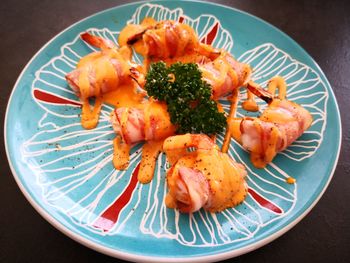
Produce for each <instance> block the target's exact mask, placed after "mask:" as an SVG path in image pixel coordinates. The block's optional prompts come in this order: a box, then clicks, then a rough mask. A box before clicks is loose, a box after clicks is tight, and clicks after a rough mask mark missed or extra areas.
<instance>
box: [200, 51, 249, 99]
mask: <svg viewBox="0 0 350 263" xmlns="http://www.w3.org/2000/svg"><path fill="white" fill-rule="evenodd" d="M221 52H222V54H221V55H220V56H218V57H217V58H215V59H214V60H213V61H210V62H207V63H205V64H199V69H200V70H201V71H202V74H203V79H204V80H205V81H206V82H208V83H209V84H210V85H211V87H212V94H213V98H214V99H218V98H220V97H222V96H224V95H227V94H229V93H231V92H232V91H233V90H234V89H237V88H239V87H241V86H243V85H246V84H247V82H248V81H249V79H250V73H251V68H250V66H249V65H247V64H244V63H240V62H238V61H237V60H235V59H234V58H233V57H232V56H231V55H230V54H228V53H227V52H225V51H221Z"/></svg>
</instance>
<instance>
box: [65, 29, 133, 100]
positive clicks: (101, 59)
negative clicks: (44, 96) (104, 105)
mask: <svg viewBox="0 0 350 263" xmlns="http://www.w3.org/2000/svg"><path fill="white" fill-rule="evenodd" d="M81 38H82V39H83V40H84V41H86V42H87V43H89V44H91V45H92V46H95V47H98V48H100V49H101V51H97V52H93V53H91V54H89V55H87V56H85V57H83V58H82V59H81V60H80V61H79V63H78V64H77V68H76V69H74V70H73V71H72V72H70V73H68V74H67V75H66V80H67V82H68V84H69V85H70V86H71V88H72V89H73V90H74V91H75V92H76V94H77V95H78V96H79V97H80V98H81V99H83V100H84V99H87V98H89V97H96V96H99V95H101V94H103V93H106V92H109V91H112V90H115V89H116V88H118V86H119V85H121V84H123V83H124V82H126V81H128V80H130V75H132V73H131V72H130V71H132V72H133V73H137V72H136V71H135V70H133V69H134V67H136V65H134V64H132V63H131V62H130V60H131V55H132V52H131V50H130V48H128V47H122V48H120V49H118V48H117V47H116V46H115V45H114V43H112V42H111V41H109V40H106V39H103V38H101V37H97V36H93V35H90V34H89V33H83V34H81Z"/></svg>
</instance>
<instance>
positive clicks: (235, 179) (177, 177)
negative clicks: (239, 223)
mask: <svg viewBox="0 0 350 263" xmlns="http://www.w3.org/2000/svg"><path fill="white" fill-rule="evenodd" d="M192 147H193V148H195V150H194V151H190V150H189V149H192ZM163 151H164V152H165V153H166V155H167V159H168V161H169V162H170V163H171V168H170V169H169V170H168V172H167V185H168V189H169V192H168V194H167V196H166V205H167V206H168V207H170V208H177V209H179V210H180V212H182V213H192V212H195V211H198V210H199V209H201V208H204V209H205V210H208V211H210V212H219V211H222V210H224V209H226V208H229V207H233V206H236V205H238V204H239V203H241V202H242V201H243V200H244V198H245V196H246V194H247V184H246V182H245V179H244V178H245V177H246V175H247V172H246V170H245V168H244V166H243V165H242V164H238V163H236V162H235V161H233V160H232V159H231V158H230V157H229V156H228V155H227V154H225V153H222V152H220V151H219V148H218V147H217V145H216V144H215V143H214V142H213V141H212V140H211V139H210V138H209V137H208V136H206V135H204V134H184V135H177V136H172V137H169V138H167V139H166V140H165V141H164V143H163Z"/></svg>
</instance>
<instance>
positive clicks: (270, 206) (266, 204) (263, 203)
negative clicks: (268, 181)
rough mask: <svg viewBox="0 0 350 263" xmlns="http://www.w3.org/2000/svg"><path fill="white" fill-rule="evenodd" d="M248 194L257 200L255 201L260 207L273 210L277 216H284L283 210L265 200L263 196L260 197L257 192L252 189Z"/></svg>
mask: <svg viewBox="0 0 350 263" xmlns="http://www.w3.org/2000/svg"><path fill="white" fill-rule="evenodd" d="M248 193H250V195H251V196H252V197H253V198H254V199H255V201H257V202H258V204H259V205H261V206H263V207H265V208H267V209H269V210H271V211H272V212H275V213H277V214H282V213H283V210H282V209H281V208H279V207H278V206H277V205H275V204H274V203H272V202H271V201H269V200H267V199H265V198H264V197H262V196H261V195H259V194H258V193H257V192H255V191H254V190H253V189H252V188H249V189H248Z"/></svg>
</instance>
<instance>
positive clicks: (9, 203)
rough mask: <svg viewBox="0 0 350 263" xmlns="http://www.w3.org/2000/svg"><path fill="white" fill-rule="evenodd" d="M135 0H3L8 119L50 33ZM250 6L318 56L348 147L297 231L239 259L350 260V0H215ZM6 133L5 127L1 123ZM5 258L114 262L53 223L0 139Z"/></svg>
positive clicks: (1, 69)
mask: <svg viewBox="0 0 350 263" xmlns="http://www.w3.org/2000/svg"><path fill="white" fill-rule="evenodd" d="M127 2H131V1H111V0H103V1H88V0H72V1H52V0H40V1H39V0H38V1H36V0H22V1H19V0H2V1H1V2H0V61H1V62H0V94H1V96H0V100H1V103H0V110H1V117H2V120H1V121H2V123H3V118H4V115H5V109H6V105H7V101H8V98H9V95H10V92H11V90H12V87H13V85H14V83H15V81H16V79H17V77H18V75H19V74H20V72H21V70H22V69H23V67H24V66H25V65H26V63H27V62H28V61H29V60H30V58H31V57H32V56H33V55H34V53H35V52H36V51H37V50H38V49H39V48H40V47H41V46H43V45H44V44H45V43H46V42H47V41H48V40H50V39H51V38H52V37H53V36H55V35H56V34H57V33H59V32H60V31H61V30H63V29H65V28H66V27H68V26H69V25H71V24H72V23H74V22H76V21H78V20H80V19H82V18H84V17H86V16H89V15H91V14H93V13H95V12H97V11H101V10H103V9H105V8H109V7H113V6H116V5H119V4H124V3H127ZM216 2H218V3H221V4H226V5H228V6H232V7H236V8H238V9H241V10H244V11H247V12H249V13H252V14H254V15H256V16H258V17H260V18H262V19H264V20H266V21H268V22H270V23H271V24H273V25H275V26H276V27H278V28H280V29H281V30H282V31H284V32H285V33H287V34H288V35H289V36H291V37H292V38H293V39H295V40H296V41H297V42H298V43H299V44H300V45H301V46H302V47H304V48H305V49H306V51H307V52H308V53H309V54H310V55H311V56H312V57H313V58H314V59H315V60H316V62H317V63H318V64H319V65H320V67H321V68H322V69H323V71H324V72H325V74H326V76H327V77H328V80H329V81H330V83H331V85H332V87H333V90H334V92H335V95H336V97H337V100H338V103H339V106H340V111H341V115H342V124H343V138H342V150H341V154H340V158H339V162H338V166H337V169H336V171H335V174H334V177H333V180H332V181H331V183H330V185H329V187H328V189H327V191H326V192H325V194H324V195H323V197H322V198H321V200H320V201H319V203H318V204H317V205H316V206H315V207H314V209H313V210H312V211H311V212H310V213H309V214H308V215H307V216H306V218H304V219H303V220H302V221H301V222H300V223H299V224H298V225H296V226H295V227H294V228H293V229H292V230H290V231H289V232H287V233H286V234H284V235H283V236H282V237H280V238H278V239H277V240H275V241H273V242H272V243H270V244H268V245H266V246H264V247H262V248H260V249H258V250H256V251H254V252H251V253H249V254H246V255H242V256H240V257H238V258H236V261H237V262H281V261H282V260H283V262H327V263H328V262H349V260H350V209H349V208H350V206H349V201H350V158H349V155H350V133H349V130H350V114H349V110H350V107H349V104H350V81H349V77H350V64H349V63H350V8H349V6H350V5H349V4H347V3H346V2H347V1H313V0H309V1H267V0H263V1H250V0H242V1H216ZM1 133H3V131H2V129H1ZM2 137H3V134H2ZM0 165H1V176H0V196H1V198H0V211H1V216H0V262H86V263H87V262H97V261H99V262H114V261H115V259H113V258H110V257H108V256H105V255H102V254H99V253H97V252H95V251H93V250H90V249H88V248H86V247H84V246H82V245H80V244H78V243H76V242H75V241H73V240H71V239H69V238H68V237H66V236H65V235H63V234H62V233H60V232H59V231H57V230H56V229H55V228H54V227H52V226H51V225H50V224H49V223H47V222H46V221H45V220H44V219H43V218H42V217H41V216H40V215H39V214H38V213H37V212H36V211H35V210H34V209H33V208H32V207H31V205H30V204H29V203H28V201H27V200H26V199H25V198H24V196H23V194H22V193H21V192H20V190H19V188H18V186H17V184H16V183H15V180H14V178H13V176H12V174H11V171H10V168H9V166H8V162H7V158H6V154H5V150H4V142H3V140H1V160H0Z"/></svg>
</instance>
